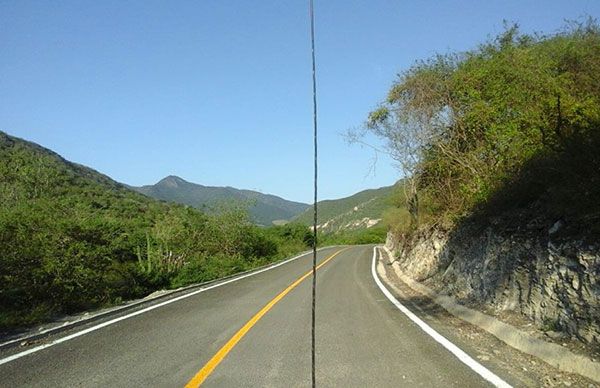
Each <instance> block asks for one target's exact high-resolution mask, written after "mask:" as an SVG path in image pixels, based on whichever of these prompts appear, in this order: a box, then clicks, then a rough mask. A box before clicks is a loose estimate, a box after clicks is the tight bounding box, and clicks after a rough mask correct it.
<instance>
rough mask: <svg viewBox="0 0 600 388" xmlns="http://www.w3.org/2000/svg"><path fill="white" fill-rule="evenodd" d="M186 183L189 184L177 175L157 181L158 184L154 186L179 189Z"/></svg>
mask: <svg viewBox="0 0 600 388" xmlns="http://www.w3.org/2000/svg"><path fill="white" fill-rule="evenodd" d="M186 183H189V182H188V181H186V180H185V179H183V178H180V177H178V176H177V175H169V176H167V177H164V178H163V179H161V180H160V181H158V183H156V186H167V187H179V186H181V185H182V184H186Z"/></svg>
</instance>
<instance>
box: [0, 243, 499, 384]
mask: <svg viewBox="0 0 600 388" xmlns="http://www.w3.org/2000/svg"><path fill="white" fill-rule="evenodd" d="M338 251H340V252H339V253H338V254H337V255H336V256H334V257H333V258H330V256H331V255H332V254H334V253H335V252H338ZM372 257H373V247H372V246H356V247H349V248H345V249H344V248H327V249H324V250H321V251H320V252H319V262H320V263H322V262H323V261H325V260H326V259H328V258H330V260H329V261H328V262H327V263H325V264H324V265H323V266H322V267H321V268H320V269H319V271H318V278H317V279H318V281H317V287H318V296H317V297H318V302H317V303H318V304H317V385H319V386H343V387H350V386H356V387H365V386H376V387H387V386H389V387H392V386H393V387H397V386H404V385H405V386H425V387H431V386H446V387H448V386H456V387H470V386H472V387H476V386H477V387H479V386H489V385H490V383H488V382H487V381H486V380H484V379H483V378H482V377H480V376H479V375H478V374H477V373H475V372H474V371H473V370H472V369H471V368H469V367H468V366H467V365H465V364H464V363H463V362H461V361H459V359H458V358H457V357H456V356H455V355H453V354H451V353H450V352H449V351H448V350H446V349H445V348H444V347H442V346H441V345H440V344H439V343H438V342H436V341H435V340H434V339H433V338H432V337H430V336H429V335H428V334H426V333H425V332H424V331H423V330H422V329H421V328H419V327H418V326H417V325H416V324H415V323H414V322H413V321H411V320H409V319H408V318H407V316H406V315H404V314H403V313H401V312H400V311H399V310H398V308H397V307H396V306H395V305H394V304H392V303H391V302H390V300H388V298H386V296H385V295H384V294H383V293H382V291H381V289H380V288H379V287H378V285H377V284H376V282H375V280H374V278H373V275H372V271H371V268H372ZM310 263H311V257H310V255H306V256H303V257H300V258H299V259H297V260H294V261H291V262H289V263H287V264H284V265H281V266H279V267H277V268H273V269H271V270H268V271H264V272H262V273H259V274H256V275H253V276H250V277H246V278H243V279H240V280H238V281H235V282H231V283H228V284H225V285H222V286H220V287H216V288H212V289H210V290H207V291H204V292H201V293H198V294H196V295H193V296H190V297H188V298H185V299H182V300H179V301H176V302H173V303H170V304H167V305H165V306H162V307H160V308H156V309H154V310H151V311H148V312H145V313H143V314H139V315H137V316H133V317H130V318H127V319H124V320H121V321H119V322H116V323H114V324H111V325H108V326H106V327H103V328H101V329H98V330H95V331H92V332H89V333H87V334H85V335H81V336H78V337H76V338H73V339H70V340H68V341H65V342H62V343H59V344H56V345H54V346H50V347H48V348H45V349H42V350H40V351H37V352H34V353H31V354H28V355H25V356H23V357H20V358H17V359H14V360H12V361H10V362H6V361H5V362H4V363H2V360H6V357H8V356H10V355H11V354H15V353H17V352H19V351H23V349H16V350H12V351H11V352H10V353H7V352H6V351H5V352H3V353H1V354H0V363H2V364H1V365H0V386H6V387H20V386H27V387H30V386H34V387H35V386H39V387H42V386H43V387H52V386H68V387H75V386H82V387H93V386H102V387H142V386H144V387H146V386H152V387H155V386H159V387H161V386H165V387H183V386H185V385H186V384H187V383H188V382H190V380H191V379H193V378H194V376H197V374H198V373H199V371H200V370H201V369H202V368H203V367H205V365H207V363H208V364H210V365H212V368H214V369H212V370H211V371H210V373H208V374H207V375H206V373H205V375H204V376H203V377H202V378H205V380H204V386H209V387H212V386H219V387H238V386H270V387H282V386H285V387H288V386H294V387H295V386H309V385H310V316H311V314H310V310H311V305H310V295H311V293H310V278H307V279H305V280H303V281H300V282H299V283H297V285H296V286H295V287H294V288H292V289H289V286H290V285H291V284H293V283H294V282H296V281H297V280H299V279H300V278H301V277H302V276H303V275H304V274H305V273H306V272H307V271H308V270H309V269H310ZM284 290H287V294H285V295H282V294H281V293H282V291H284ZM277 296H279V300H277V301H276V303H272V305H271V307H270V308H269V309H268V311H266V312H265V311H264V310H263V312H264V315H262V317H259V319H257V320H256V322H254V323H253V324H250V326H249V327H248V325H246V324H247V323H248V322H249V320H251V319H252V318H253V317H254V318H256V317H257V316H256V314H257V313H258V312H260V311H261V309H263V308H264V307H265V306H266V305H267V304H268V303H269V302H271V301H273V298H275V297H277ZM251 323H252V322H251ZM244 325H246V329H247V330H245V332H244V333H243V336H241V337H240V338H239V341H238V342H236V343H234V344H233V346H231V343H232V341H231V338H232V337H233V336H234V335H235V334H236V333H238V331H239V330H240V329H241V328H243V327H244ZM78 330H81V329H78ZM67 334H70V333H64V334H62V336H65V335H67ZM57 338H60V336H58V337H53V338H49V339H47V340H46V342H48V341H52V340H56V339H57ZM234 342H235V341H234ZM219 351H221V355H223V352H225V353H226V354H225V355H224V356H223V357H221V358H220V359H219V357H216V359H215V357H214V356H215V355H216V354H218V352H219ZM226 351H228V353H227V352H226ZM211 360H212V361H211ZM211 363H212V364H211ZM204 371H205V372H206V368H205V369H204ZM197 378H198V377H197ZM196 381H198V380H196Z"/></svg>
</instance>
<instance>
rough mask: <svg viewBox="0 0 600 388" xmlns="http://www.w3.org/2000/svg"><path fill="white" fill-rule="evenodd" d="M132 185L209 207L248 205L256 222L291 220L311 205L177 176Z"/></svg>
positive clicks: (156, 195) (159, 196) (144, 191)
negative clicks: (203, 184) (198, 182)
mask: <svg viewBox="0 0 600 388" xmlns="http://www.w3.org/2000/svg"><path fill="white" fill-rule="evenodd" d="M132 188H133V189H134V190H136V191H138V192H140V193H142V194H145V195H147V196H150V197H153V198H156V199H162V200H165V201H171V202H176V203H180V204H184V205H190V206H193V207H195V208H197V209H202V210H207V211H211V209H213V208H215V207H219V205H221V204H222V203H223V202H229V203H239V204H242V205H245V206H248V210H249V212H250V217H251V218H252V220H253V221H254V222H255V223H257V224H259V225H266V226H268V225H272V224H273V222H274V221H278V220H289V219H291V218H293V217H294V216H296V215H298V214H299V213H300V212H302V211H304V210H305V209H306V208H307V207H308V206H309V205H307V204H304V203H299V202H293V201H287V200H285V199H283V198H280V197H277V196H274V195H269V194H262V193H259V192H257V191H251V190H239V189H235V188H233V187H212V186H202V185H198V184H195V183H191V182H187V181H186V180H184V179H182V178H179V177H177V176H168V177H166V178H164V179H162V180H161V181H159V182H158V183H156V184H155V185H149V186H142V187H132Z"/></svg>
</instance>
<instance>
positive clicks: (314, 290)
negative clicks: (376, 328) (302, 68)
mask: <svg viewBox="0 0 600 388" xmlns="http://www.w3.org/2000/svg"><path fill="white" fill-rule="evenodd" d="M309 8H310V43H311V54H312V89H313V128H314V133H313V140H314V162H315V177H314V189H315V198H314V204H313V211H314V219H313V262H312V321H311V372H312V375H311V377H312V386H313V388H314V387H316V375H315V373H316V370H315V361H316V354H315V319H316V302H317V177H318V163H317V72H316V65H315V14H314V8H313V0H309Z"/></svg>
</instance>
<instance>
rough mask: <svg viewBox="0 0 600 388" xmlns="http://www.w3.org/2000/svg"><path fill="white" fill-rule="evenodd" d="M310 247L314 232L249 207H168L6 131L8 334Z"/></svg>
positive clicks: (0, 272)
mask: <svg viewBox="0 0 600 388" xmlns="http://www.w3.org/2000/svg"><path fill="white" fill-rule="evenodd" d="M307 243H310V233H309V231H308V228H306V227H303V226H300V225H294V224H292V225H286V226H283V227H273V228H269V229H261V228H258V227H257V226H255V225H254V224H253V223H252V222H251V221H250V219H249V218H248V215H247V213H246V212H245V210H244V209H240V208H236V207H224V208H222V209H221V211H219V212H217V213H214V214H211V215H207V214H204V213H202V212H200V211H198V210H196V209H193V208H191V207H186V206H182V205H177V204H171V203H164V202H160V201H157V200H154V199H151V198H148V197H146V196H144V195H142V194H139V193H137V192H134V191H132V190H130V189H128V188H127V187H125V186H124V185H122V184H120V183H117V182H115V181H113V180H112V179H110V178H109V177H107V176H105V175H102V174H100V173H98V172H96V171H94V170H92V169H90V168H87V167H84V166H81V165H78V164H76V163H71V162H69V161H67V160H65V159H63V158H62V157H60V156H59V155H57V154H56V153H54V152H52V151H50V150H48V149H46V148H43V147H41V146H39V145H37V144H34V143H30V142H27V141H25V140H21V139H18V138H15V137H12V136H9V135H7V134H6V133H3V132H0V249H1V251H0V329H1V328H7V327H14V326H19V325H27V324H31V323H35V322H39V321H43V320H46V319H49V318H51V317H52V316H53V315H56V314H64V313H73V312H77V311H81V310H85V309H90V308H95V307H98V306H104V305H110V304H114V303H118V302H120V301H121V300H124V299H129V298H135V297H140V296H143V295H145V294H147V293H149V292H151V291H154V290H156V289H159V288H169V287H177V286H181V285H184V284H187V283H192V282H199V281H204V280H209V279H213V278H216V277H220V276H224V275H228V274H231V273H235V272H238V271H242V270H245V269H249V268H252V267H254V266H257V265H261V264H265V263H267V262H269V261H272V260H276V259H278V258H280V257H284V256H287V255H289V254H291V253H293V252H297V251H300V250H303V249H306V248H307Z"/></svg>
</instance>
